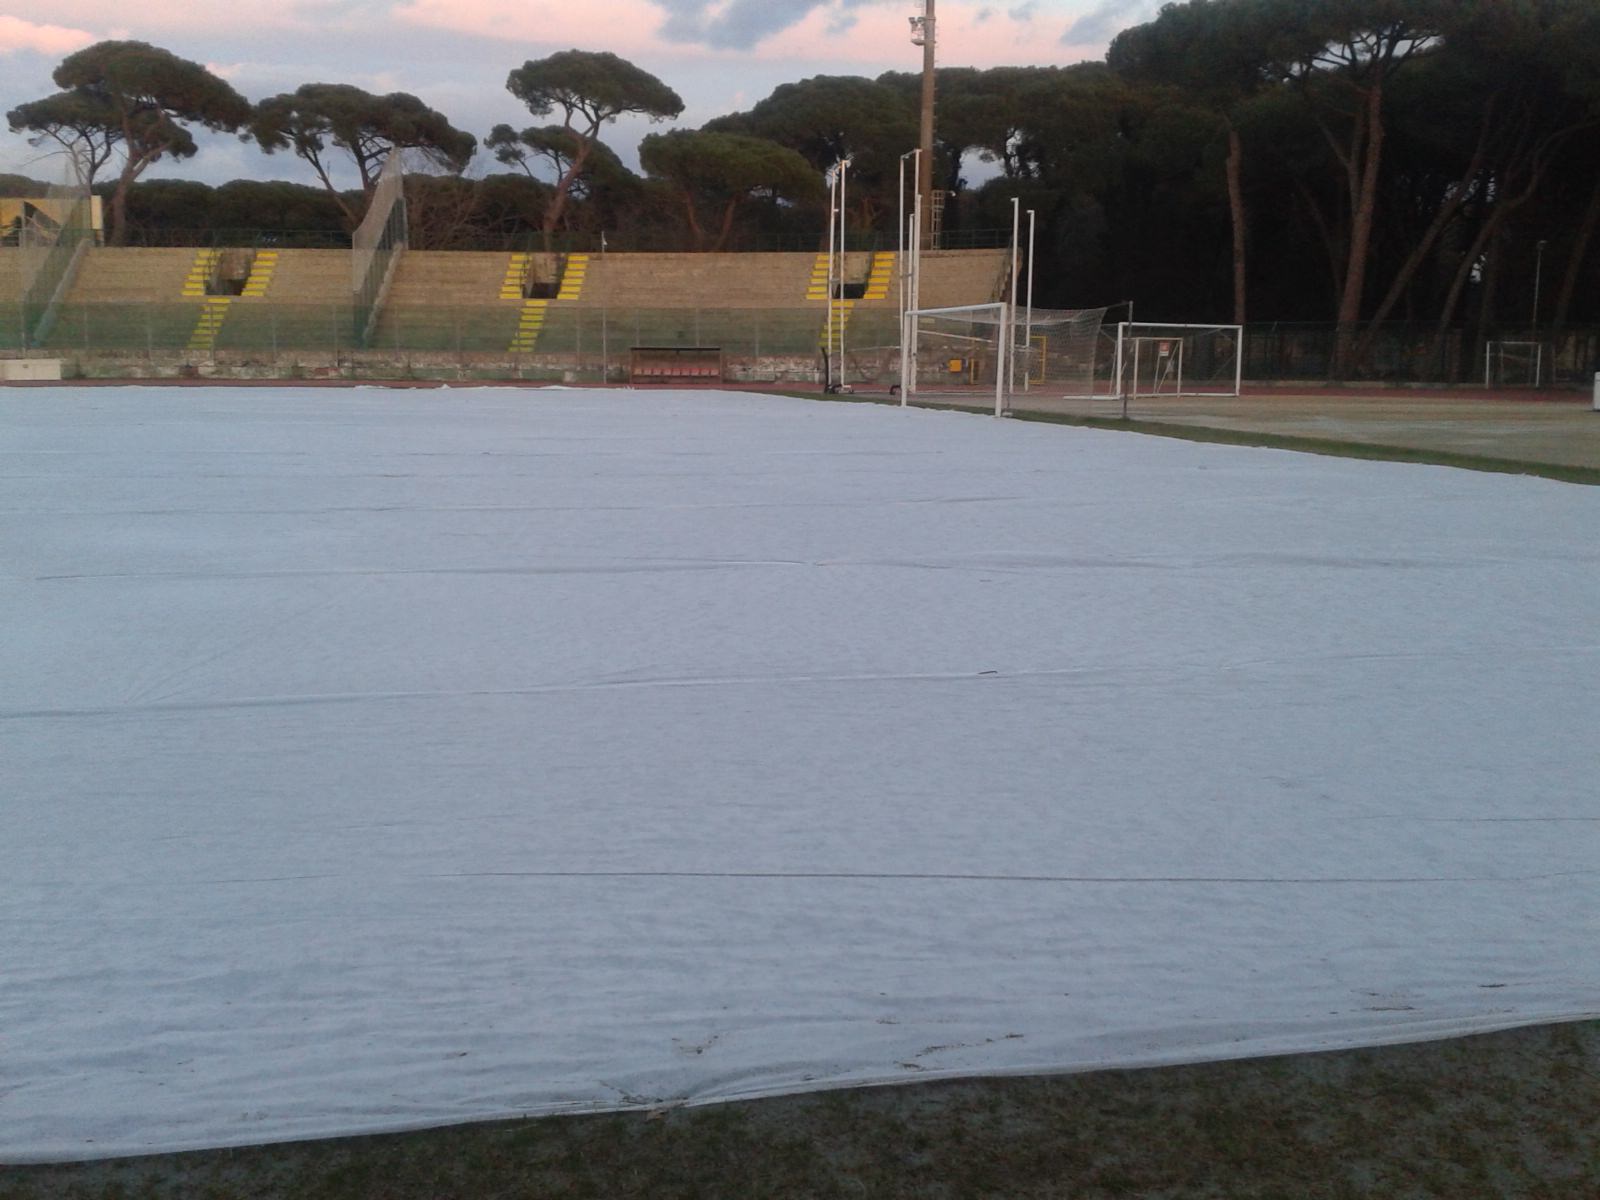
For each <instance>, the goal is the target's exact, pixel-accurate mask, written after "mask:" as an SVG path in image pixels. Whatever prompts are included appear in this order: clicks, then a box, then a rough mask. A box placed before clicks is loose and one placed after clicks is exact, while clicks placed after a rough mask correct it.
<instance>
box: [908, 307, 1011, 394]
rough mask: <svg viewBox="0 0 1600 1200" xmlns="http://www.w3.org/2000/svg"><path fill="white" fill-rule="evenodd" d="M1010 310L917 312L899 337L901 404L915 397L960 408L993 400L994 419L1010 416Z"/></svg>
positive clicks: (946, 309) (924, 310)
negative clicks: (966, 402) (978, 400)
mask: <svg viewBox="0 0 1600 1200" xmlns="http://www.w3.org/2000/svg"><path fill="white" fill-rule="evenodd" d="M1010 314H1011V306H1010V305H1009V304H1005V303H1000V302H996V303H993V304H961V305H955V306H952V307H949V308H913V309H908V310H907V311H906V315H905V327H904V329H903V330H902V331H901V335H900V380H901V386H900V403H901V405H902V406H903V405H906V404H909V403H910V401H911V397H912V396H922V397H924V398H925V399H928V400H934V401H940V400H942V401H945V402H948V403H951V404H959V403H961V402H962V401H964V400H971V399H973V398H976V397H983V398H985V400H987V398H988V397H990V396H992V397H993V398H994V415H995V416H997V417H999V416H1003V415H1004V414H1005V411H1006V396H1007V394H1008V384H1009V374H1010V369H1011V361H1010V359H1011V353H1010V352H1011V348H1012V347H1011V342H1012V337H1013V334H1012V332H1011V319H1010Z"/></svg>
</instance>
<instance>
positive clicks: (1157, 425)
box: [782, 389, 1600, 484]
mask: <svg viewBox="0 0 1600 1200" xmlns="http://www.w3.org/2000/svg"><path fill="white" fill-rule="evenodd" d="M782 394H783V395H789V396H796V397H799V398H801V399H806V400H818V399H821V400H842V401H845V402H847V403H858V404H859V403H865V404H898V403H899V401H898V400H895V399H889V398H885V397H882V396H861V395H848V396H825V395H822V394H821V390H820V389H818V390H817V391H815V392H784V393H782ZM917 407H923V408H942V409H947V410H949V411H952V412H968V413H976V414H979V415H987V414H989V413H991V412H993V411H994V409H993V407H992V406H983V405H972V404H929V403H927V402H926V401H918V404H917ZM1010 415H1011V418H1012V419H1013V420H1017V421H1039V422H1043V423H1045V424H1047V425H1072V426H1076V427H1078V428H1082V429H1108V430H1114V431H1117V432H1121V433H1143V434H1149V435H1150V436H1152V437H1165V438H1176V439H1178V440H1179V441H1185V442H1203V443H1208V444H1213V445H1219V446H1257V447H1262V448H1264V449H1269V450H1294V451H1297V452H1299V453H1302V454H1320V455H1324V456H1327V457H1331V458H1358V459H1366V460H1369V461H1373V462H1397V463H1417V464H1421V465H1425V466H1434V467H1459V468H1461V469H1462V470H1467V471H1488V472H1492V473H1494V474H1499V475H1536V476H1538V477H1540V478H1541V479H1554V480H1558V481H1559V482H1561V483H1584V484H1600V470H1597V469H1595V468H1593V467H1577V466H1567V465H1563V464H1561V463H1548V462H1537V461H1534V460H1531V459H1519V458H1497V457H1493V456H1490V455H1482V454H1460V453H1457V452H1454V451H1450V450H1426V449H1419V448H1416V447H1412V446H1392V445H1386V444H1383V443H1375V442H1354V441H1345V440H1342V439H1335V438H1309V437H1298V436H1293V435H1286V434H1278V433H1264V432H1257V431H1255V430H1246V429H1218V428H1215V427H1212V426H1201V425H1180V424H1177V423H1175V422H1169V421H1137V420H1132V419H1124V418H1121V417H1085V416H1076V415H1073V414H1070V413H1044V412H1022V411H1014V412H1012V413H1011V414H1010Z"/></svg>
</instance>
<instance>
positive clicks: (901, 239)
mask: <svg viewBox="0 0 1600 1200" xmlns="http://www.w3.org/2000/svg"><path fill="white" fill-rule="evenodd" d="M896 211H897V212H898V213H899V219H898V220H899V223H898V224H897V225H896V226H895V239H896V242H897V244H898V246H899V254H898V255H897V256H896V258H895V260H894V269H895V273H896V275H897V276H898V278H897V279H896V281H895V289H894V291H895V304H896V305H897V306H898V308H899V311H900V404H901V407H904V406H905V402H906V156H905V155H904V154H902V155H901V156H900V207H899V208H898V210H896Z"/></svg>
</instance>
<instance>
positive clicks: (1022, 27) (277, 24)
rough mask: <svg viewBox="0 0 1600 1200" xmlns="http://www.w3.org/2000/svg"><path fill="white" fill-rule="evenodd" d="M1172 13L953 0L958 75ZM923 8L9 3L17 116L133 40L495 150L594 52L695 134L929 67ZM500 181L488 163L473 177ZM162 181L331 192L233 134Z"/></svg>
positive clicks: (6, 138)
mask: <svg viewBox="0 0 1600 1200" xmlns="http://www.w3.org/2000/svg"><path fill="white" fill-rule="evenodd" d="M1159 4H1160V0H943V3H941V4H940V5H939V7H938V10H937V11H938V20H939V30H940V32H939V47H940V52H939V61H940V65H942V66H975V67H991V66H1001V65H1066V64H1070V63H1075V62H1081V61H1084V60H1086V59H1098V58H1101V57H1103V55H1104V54H1105V48H1106V44H1107V43H1108V42H1109V41H1110V39H1111V38H1112V37H1113V36H1114V35H1115V34H1116V32H1117V31H1118V30H1120V29H1123V28H1126V27H1127V26H1129V25H1133V24H1137V23H1139V22H1141V21H1144V20H1148V19H1149V18H1151V17H1152V16H1154V15H1155V12H1156V10H1157V8H1158V7H1159ZM921 11H922V4H921V0H789V2H787V3H779V2H774V0H228V2H227V3H223V4H197V3H194V2H193V0H144V2H143V3H138V4H130V3H129V0H51V3H49V4H48V5H41V4H39V3H37V0H0V106H3V108H4V109H6V110H9V109H11V108H12V107H14V106H15V105H17V104H19V103H22V102H23V101H26V100H31V99H36V98H38V97H41V96H44V95H47V94H49V93H50V92H52V91H54V90H55V87H54V84H52V82H51V80H50V72H51V71H52V70H53V69H54V68H55V67H56V65H57V64H59V63H60V61H61V59H62V58H63V57H65V56H66V55H68V54H70V53H72V52H73V51H74V50H78V49H81V48H82V47H84V46H88V45H91V44H93V43H94V42H97V41H101V40H104V39H107V38H119V39H120V38H130V39H137V40H140V41H146V42H151V43H153V44H155V45H158V46H162V47H164V48H165V49H168V50H170V51H172V52H173V53H175V54H178V55H180V56H181V57H183V58H188V59H193V60H195V61H197V62H202V63H204V64H206V65H207V66H208V67H210V68H211V69H212V70H214V71H216V72H217V73H218V74H220V75H222V76H223V77H224V78H226V79H227V80H228V81H229V82H230V83H232V84H233V86H234V87H235V88H237V89H238V90H239V91H240V92H242V93H243V94H244V95H245V96H246V97H247V98H249V99H250V100H252V101H254V100H260V99H263V98H265V97H267V96H271V95H275V94H277V93H279V92H288V91H293V90H294V89H295V88H297V87H299V86H300V85H301V84H303V83H353V84H355V85H357V86H359V87H363V88H366V89H368V90H369V91H375V92H391V91H405V92H410V93H412V94H414V95H417V96H420V97H421V98H422V99H423V100H424V101H425V102H427V103H428V104H429V105H431V106H432V107H434V108H436V109H438V110H439V111H440V112H442V113H444V115H445V116H446V117H447V118H449V120H450V121H451V123H452V124H454V125H455V126H457V127H458V128H461V129H466V130H468V131H470V132H472V133H474V134H476V135H478V136H479V137H480V138H481V137H482V136H483V135H484V134H485V133H487V132H488V130H489V129H490V127H491V126H493V125H495V124H497V123H499V122H506V123H509V124H512V125H515V126H518V127H521V126H523V125H526V124H531V123H534V121H533V118H531V117H530V115H529V114H528V112H527V110H526V109H524V108H523V107H522V106H521V105H520V104H519V103H518V102H517V100H516V99H515V98H514V97H512V96H511V94H510V93H509V92H507V91H506V90H505V77H506V74H507V73H508V72H509V71H510V70H512V69H513V68H514V67H518V66H520V65H521V64H522V63H523V62H525V61H527V60H528V59H536V58H542V57H544V56H545V55H548V54H552V53H555V52H556V51H558V50H568V49H573V48H577V49H582V50H609V51H611V52H613V53H615V54H619V55H621V56H623V57H624V58H627V59H629V60H630V61H632V62H634V63H637V64H638V65H639V66H641V67H643V68H644V69H646V70H648V71H650V72H652V73H653V74H655V75H657V76H659V77H660V78H661V79H662V80H663V81H664V82H666V83H667V84H668V85H670V86H671V87H673V88H674V89H676V90H677V91H678V93H679V94H680V95H681V96H682V97H683V99H684V102H685V109H684V113H683V115H682V117H681V118H680V119H679V120H678V121H676V122H674V123H672V126H681V127H686V128H695V127H698V126H699V125H701V124H703V123H704V122H706V121H708V120H710V119H711V118H712V117H716V116H721V115H723V114H725V113H729V112H736V111H739V110H742V109H747V108H749V107H751V106H752V105H754V104H755V103H757V102H758V101H760V100H761V99H763V98H764V97H765V96H767V95H768V94H769V93H770V92H771V91H772V90H773V88H775V87H777V86H778V85H779V84H782V83H786V82H791V81H794V80H798V79H804V78H807V77H809V76H812V75H867V76H875V75H878V74H880V73H882V72H884V71H894V70H899V71H918V70H920V69H921V54H922V52H921V50H919V49H918V48H916V47H914V46H912V45H911V43H910V39H909V33H908V29H909V26H908V23H907V18H909V17H911V16H913V15H917V14H919V13H920V12H921ZM540 123H542V120H541V121H540ZM647 132H650V127H649V125H648V124H647V123H645V122H643V121H639V122H632V123H625V124H619V125H618V126H617V127H616V128H615V129H614V130H612V131H610V132H608V134H607V141H608V142H610V143H611V144H612V145H613V146H614V148H615V149H616V150H617V151H618V153H619V154H621V155H622V157H623V159H624V161H627V162H629V163H630V164H634V165H636V162H637V159H636V156H635V153H634V147H635V146H636V144H637V142H638V139H639V138H640V137H642V136H643V135H644V134H645V133H647ZM494 169H496V168H495V164H494V163H493V162H492V160H490V159H488V156H486V155H484V154H482V153H480V155H479V157H478V159H477V160H476V161H475V164H474V167H473V168H472V170H473V171H475V172H485V171H492V170H494ZM0 171H15V172H20V173H23V174H28V175H32V176H34V177H35V178H41V179H54V178H56V177H57V176H59V175H60V174H61V167H60V164H59V163H54V162H50V161H41V159H40V151H38V150H35V149H33V148H32V147H30V146H29V145H28V144H27V142H26V140H25V139H24V138H23V137H21V136H20V135H16V134H11V133H9V132H7V131H4V130H0ZM149 177H151V178H159V177H169V178H170V177H175V178H190V179H200V180H204V181H206V182H208V183H221V182H225V181H226V180H229V179H234V178H240V177H249V178H258V179H266V178H279V179H293V180H299V181H303V182H306V183H314V182H315V179H314V178H313V177H312V175H311V173H310V170H309V168H307V167H306V166H305V165H304V164H303V163H300V162H299V161H298V160H297V159H295V158H293V157H292V156H291V155H288V154H285V153H279V154H277V155H274V156H271V157H268V156H264V155H263V154H262V153H261V151H260V150H259V149H257V148H256V147H255V146H254V145H248V144H243V143H241V142H239V141H238V140H237V139H233V138H220V139H209V138H208V139H206V140H205V142H204V143H203V149H202V152H201V153H200V154H199V155H197V156H196V157H195V158H194V159H193V160H191V161H190V162H188V163H161V164H158V165H157V166H156V167H155V168H152V170H151V172H150V176H149Z"/></svg>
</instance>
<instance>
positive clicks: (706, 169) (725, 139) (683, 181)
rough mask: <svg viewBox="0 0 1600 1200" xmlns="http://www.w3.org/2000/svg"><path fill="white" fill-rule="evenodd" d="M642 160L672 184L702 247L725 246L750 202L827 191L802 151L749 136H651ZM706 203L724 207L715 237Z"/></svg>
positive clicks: (809, 198)
mask: <svg viewBox="0 0 1600 1200" xmlns="http://www.w3.org/2000/svg"><path fill="white" fill-rule="evenodd" d="M639 160H640V162H641V163H643V164H644V168H645V170H647V171H649V172H650V174H651V175H653V176H656V177H657V178H660V179H663V180H665V181H667V182H668V183H669V184H670V185H671V186H672V188H673V191H674V192H675V193H676V195H677V197H678V201H679V203H680V204H681V205H682V206H683V211H684V215H685V217H686V218H687V220H688V223H689V229H690V231H691V233H692V235H693V237H694V245H695V249H697V250H704V249H711V250H722V249H724V248H725V247H726V246H727V244H728V238H729V236H730V235H731V234H732V233H733V223H734V218H735V217H736V216H737V215H738V212H739V209H740V207H741V206H742V205H744V204H746V203H748V202H750V201H753V200H766V201H768V202H770V203H773V204H782V203H789V204H804V203H808V202H812V203H814V202H815V201H816V200H818V199H819V198H820V196H821V194H822V177H821V176H820V175H819V174H818V173H817V171H816V170H815V169H814V168H813V167H812V166H811V164H810V163H808V162H807V161H806V160H805V159H804V158H802V157H800V155H799V154H798V153H796V152H795V151H793V150H790V149H789V148H788V147H786V146H780V145H778V143H776V142H772V141H768V140H767V139H765V138H753V137H747V136H745V135H744V134H738V133H717V132H713V131H708V130H702V131H699V132H694V131H690V130H677V131H674V132H672V133H665V134H660V133H658V134H651V135H650V136H649V137H647V138H645V139H644V141H643V143H641V144H640V146H639ZM702 207H712V208H720V210H721V212H720V219H719V221H718V224H717V229H716V235H715V239H714V240H713V239H712V238H711V235H710V234H709V233H708V232H707V230H706V228H705V224H706V222H705V221H703V220H702V219H701V210H702Z"/></svg>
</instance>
